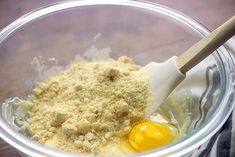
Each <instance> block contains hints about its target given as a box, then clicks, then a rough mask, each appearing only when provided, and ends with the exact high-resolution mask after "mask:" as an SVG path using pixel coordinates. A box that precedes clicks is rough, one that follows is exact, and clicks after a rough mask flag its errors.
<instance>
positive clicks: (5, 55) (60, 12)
mask: <svg viewBox="0 0 235 157" xmlns="http://www.w3.org/2000/svg"><path fill="white" fill-rule="evenodd" d="M208 32H209V31H208V30H207V29H206V28H205V27H203V26H202V25H201V24H199V23H198V22H196V21H194V20H193V19H191V18H189V17H187V16H185V15H183V14H182V13H179V12H178V11H175V10H172V9H170V8H167V7H164V6H161V5H157V4H153V3H149V2H143V1H131V0H115V1H109V0H100V1H96V0H88V1H68V2H62V3H57V4H52V5H50V6H47V7H43V8H40V9H38V10H35V11H32V12H30V13H28V14H27V15H25V16H22V17H21V18H19V19H17V20H16V21H14V22H13V23H11V24H10V25H9V26H7V27H6V28H4V29H3V30H2V31H1V32H0V63H1V66H0V91H1V92H0V104H2V103H4V101H5V100H6V99H7V98H10V97H15V96H18V97H21V98H27V95H29V94H30V93H31V92H32V89H33V87H34V86H35V83H36V82H37V81H38V80H39V79H41V77H42V76H48V75H51V74H52V73H53V72H56V71H59V70H62V69H63V68H64V67H66V66H67V65H68V64H70V63H71V61H72V60H73V59H74V58H75V57H76V56H78V55H80V56H85V57H89V52H90V50H91V49H92V50H93V51H94V50H97V49H98V50H102V51H103V52H105V53H108V52H109V51H110V50H111V53H110V55H111V57H113V58H117V57H119V56H121V55H127V56H130V57H132V58H133V59H134V60H135V61H136V63H138V64H141V65H146V64H147V63H149V62H151V61H155V62H161V61H164V60H166V59H168V58H169V57H171V56H173V55H179V54H180V53H182V52H184V51H185V50H186V49H187V48H189V47H190V46H191V45H193V44H194V43H195V42H196V41H198V40H199V39H200V38H202V37H203V36H205V35H207V34H208ZM98 56H99V54H98ZM194 69H199V71H197V70H192V72H190V74H189V75H190V77H189V78H187V79H186V81H185V82H184V83H183V84H182V85H181V86H182V87H184V88H188V89H193V90H194V91H195V94H196V95H194V97H195V98H198V99H196V100H195V101H196V104H198V105H195V106H191V107H190V108H189V111H190V112H191V113H192V117H193V119H192V120H195V121H194V122H195V123H193V125H192V126H191V128H192V129H193V130H192V131H191V132H189V133H188V134H187V135H186V136H185V137H184V138H182V139H181V140H179V141H178V142H176V143H173V144H171V145H169V146H166V147H164V148H161V149H157V150H154V151H151V152H146V153H142V154H136V156H174V157H175V156H190V155H192V154H193V153H194V154H195V152H196V150H197V149H198V148H199V147H200V146H201V145H202V144H206V142H207V141H208V140H209V139H210V138H211V137H212V136H213V135H215V133H216V132H217V131H218V130H219V129H220V128H221V127H222V125H223V124H224V123H225V121H226V120H227V118H228V116H229V115H230V113H231V112H232V109H233V104H234V63H233V59H232V57H231V56H230V54H229V52H228V51H227V50H226V49H225V48H224V47H223V46H222V47H220V48H219V49H218V50H217V52H215V53H213V55H211V56H209V57H208V58H207V59H206V60H204V61H203V62H202V63H201V64H200V65H198V66H197V67H195V68H194ZM200 69H201V70H202V71H204V72H205V75H204V74H203V75H202V76H203V77H202V80H204V81H205V82H206V83H205V84H201V82H200V81H198V80H200V79H198V80H197V81H196V80H195V78H197V77H200V76H199V75H200V74H202V71H200ZM198 74H199V75H198ZM193 78H194V79H193ZM198 86H202V88H201V89H203V90H204V91H203V92H201V93H200V95H197V89H198ZM13 115H14V108H6V107H2V108H1V115H0V136H1V138H3V139H4V140H5V141H7V142H8V143H9V144H11V145H12V146H13V147H15V148H16V149H18V150H19V151H21V152H23V153H24V154H26V155H30V156H57V157H59V156H68V155H70V156H79V155H78V154H69V153H65V152H62V151H58V150H55V149H51V148H47V147H44V146H42V145H40V144H38V143H36V142H34V141H31V140H30V139H29V138H27V137H26V136H24V135H22V134H20V133H19V132H17V131H15V129H14V128H13V125H12V121H11V116H13ZM80 156H82V155H80Z"/></svg>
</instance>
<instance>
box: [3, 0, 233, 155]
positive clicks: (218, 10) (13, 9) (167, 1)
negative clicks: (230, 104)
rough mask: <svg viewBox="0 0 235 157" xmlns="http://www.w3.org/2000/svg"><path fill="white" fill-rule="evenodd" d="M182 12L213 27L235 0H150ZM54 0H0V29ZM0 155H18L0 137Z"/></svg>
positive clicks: (228, 12) (227, 15)
mask: <svg viewBox="0 0 235 157" xmlns="http://www.w3.org/2000/svg"><path fill="white" fill-rule="evenodd" d="M151 1H152V2H156V3H159V4H163V5H166V6H168V7H171V8H174V9H176V10H179V11H181V12H183V13H184V14H186V15H188V16H190V17H192V18H194V19H195V20H197V21H199V22H200V23H202V24H203V25H205V26H206V27H207V28H209V29H212V30H213V29H214V28H216V27H217V26H219V25H220V24H222V23H223V22H224V21H225V20H226V19H228V18H229V17H231V16H232V15H234V14H235V0H181V1H176V0H151ZM54 2H57V1H56V0H43V1H39V0H38V1H36V0H20V1H19V0H0V29H2V28H4V27H5V26H7V25H8V24H9V23H11V22H12V21H14V20H15V19H16V18H18V17H19V16H21V15H23V14H25V13H27V12H29V11H31V10H33V9H36V8H38V7H41V6H44V5H46V4H50V3H54ZM0 157H20V155H19V154H18V153H17V151H16V150H15V149H14V148H13V147H11V146H10V145H9V144H7V143H6V142H4V141H3V140H2V139H0Z"/></svg>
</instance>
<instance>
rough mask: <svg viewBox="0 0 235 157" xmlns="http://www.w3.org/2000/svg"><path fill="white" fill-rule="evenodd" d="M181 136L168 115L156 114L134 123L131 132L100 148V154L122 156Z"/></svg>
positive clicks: (163, 144) (143, 150)
mask: <svg viewBox="0 0 235 157" xmlns="http://www.w3.org/2000/svg"><path fill="white" fill-rule="evenodd" d="M178 138H179V130H178V129H177V128H176V127H174V126H173V125H170V120H169V119H167V118H166V117H164V116H162V115H160V114H155V115H153V116H151V117H150V118H149V119H147V120H141V121H140V122H138V123H137V124H136V125H134V126H133V127H132V129H131V131H130V132H129V134H127V135H125V136H123V137H121V138H120V139H119V140H116V141H110V142H108V143H106V144H105V145H103V146H102V147H101V148H100V150H99V153H98V154H99V155H100V156H104V157H106V156H113V157H121V156H126V155H132V154H136V153H140V152H145V151H149V150H153V149H157V148H159V147H163V146H166V145H168V144H170V143H172V142H174V141H175V140H176V139H178Z"/></svg>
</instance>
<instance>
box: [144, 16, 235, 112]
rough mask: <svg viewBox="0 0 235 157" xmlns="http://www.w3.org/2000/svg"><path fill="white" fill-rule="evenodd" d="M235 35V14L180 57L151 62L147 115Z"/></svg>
mask: <svg viewBox="0 0 235 157" xmlns="http://www.w3.org/2000/svg"><path fill="white" fill-rule="evenodd" d="M233 35H235V16H233V17H232V18H230V19H229V20H228V21H226V22H225V23H224V24H223V25H221V26H220V27H218V28H217V29H216V30H214V31H213V32H211V33H210V34H209V35H207V36H206V37H205V38H203V39H201V40H200V41H199V42H198V43H196V44H195V45H193V46H192V47H191V48H189V49H188V50H187V51H186V52H184V53H183V54H181V55H180V56H179V57H176V56H174V57H172V58H170V59H169V60H167V61H165V62H163V63H155V62H151V63H149V64H148V65H146V66H145V69H146V71H147V73H148V75H149V81H150V88H151V101H150V103H149V105H148V107H147V115H150V114H151V113H153V112H154V111H156V109H157V107H158V106H159V105H160V104H161V103H162V102H163V101H164V100H165V99H166V98H167V97H168V96H169V94H170V93H171V92H172V91H173V90H174V89H175V87H176V86H177V85H178V84H179V83H180V82H181V81H182V80H183V79H184V78H185V74H186V73H187V71H189V70H190V69H191V68H192V67H194V66H195V65H197V64H198V63H199V62H201V61H202V60H203V59H205V58H206V57H207V56H208V55H210V54H211V53H212V52H213V51H214V50H216V49H217V48H218V47H220V46H221V45H222V44H224V43H225V42H226V41H227V40H228V39H229V38H231V37H232V36H233Z"/></svg>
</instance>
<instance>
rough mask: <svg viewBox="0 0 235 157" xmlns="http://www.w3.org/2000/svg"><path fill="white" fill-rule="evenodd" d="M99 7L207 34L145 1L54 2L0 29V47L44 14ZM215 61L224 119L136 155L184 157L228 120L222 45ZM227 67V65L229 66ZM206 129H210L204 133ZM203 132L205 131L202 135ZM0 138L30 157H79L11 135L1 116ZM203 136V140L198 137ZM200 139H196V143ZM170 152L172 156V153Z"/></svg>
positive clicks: (220, 111) (231, 91) (186, 19)
mask: <svg viewBox="0 0 235 157" xmlns="http://www.w3.org/2000/svg"><path fill="white" fill-rule="evenodd" d="M100 5H112V6H121V7H123V6H129V7H133V8H139V9H143V10H149V11H153V12H155V13H156V12H157V13H161V14H163V15H166V16H168V17H171V18H173V19H174V20H177V21H179V22H182V23H184V24H186V25H187V26H189V27H191V28H192V29H194V30H195V31H197V32H198V33H199V34H201V35H202V36H206V35H207V34H208V33H209V30H208V29H206V28H205V27H204V26H203V25H201V24H200V23H198V22H197V21H195V20H193V19H192V18H190V17H188V16H186V15H184V14H182V13H181V12H179V11H176V10H174V9H171V8H168V7H165V6H163V5H159V4H156V3H152V2H146V1H134V0H113V1H109V0H99V1H97V0H86V1H64V2H58V3H53V4H51V5H47V6H44V7H41V8H39V9H36V10H33V11H31V12H29V13H28V14H25V15H23V16H22V17H20V18H18V19H17V20H15V21H14V22H12V23H11V24H9V25H8V26H7V27H5V28H4V29H2V31H0V44H1V43H2V42H3V41H4V40H5V39H6V38H7V37H8V36H9V35H11V34H12V33H14V32H15V31H16V30H17V29H18V28H20V27H22V26H24V25H25V24H27V23H29V22H30V21H32V20H37V19H38V18H40V17H43V16H45V15H49V14H51V13H56V12H59V11H61V10H65V9H71V8H76V7H83V6H100ZM213 56H215V58H217V61H218V63H219V64H220V66H221V67H220V68H221V69H220V70H222V71H224V74H225V75H224V76H225V79H224V80H222V81H224V82H223V83H224V84H223V83H222V86H223V88H224V89H223V90H224V94H225V95H226V97H223V99H222V100H221V102H220V104H222V105H220V106H219V108H218V109H217V111H218V112H217V113H216V114H218V115H221V114H223V113H224V112H225V117H223V118H222V119H221V117H219V116H214V117H213V118H212V119H210V121H209V123H208V124H207V125H205V126H204V127H203V128H202V129H201V130H199V131H198V132H196V133H195V134H194V135H193V136H192V137H190V139H185V140H184V141H181V142H180V143H177V144H173V145H169V146H166V147H164V148H161V149H158V150H155V151H150V152H146V153H140V154H138V156H145V157H148V156H149V157H150V156H153V155H154V156H166V155H167V156H174V157H175V156H181V155H183V154H187V153H189V152H190V151H192V150H193V149H195V148H197V147H198V146H200V145H201V144H203V143H205V142H206V141H208V140H209V139H210V138H211V137H212V136H213V135H214V134H215V133H216V132H217V131H218V130H219V129H220V128H221V127H222V125H223V124H224V123H225V121H226V120H227V119H228V117H229V115H230V114H231V112H232V108H233V104H232V105H231V104H230V105H231V107H230V108H229V110H227V111H225V107H226V106H228V105H227V103H228V101H231V102H230V103H233V102H234V100H233V99H232V100H230V99H229V98H230V97H231V96H232V97H234V87H233V86H232V87H231V86H230V85H231V83H233V82H234V79H231V78H230V73H234V63H233V59H232V57H231V55H230V54H229V53H228V52H227V51H226V49H225V47H224V46H221V47H220V48H218V49H217V52H216V53H214V54H213ZM230 64H231V65H230ZM216 122H217V123H218V122H220V123H219V124H218V125H217V127H215V128H214V129H211V128H213V127H212V126H213V124H215V123H216ZM208 130H211V131H210V132H208ZM205 132H208V133H207V134H205ZM0 137H1V138H2V139H4V140H5V141H7V142H8V143H9V144H11V145H12V146H14V147H15V148H17V149H18V150H20V151H22V152H24V153H26V154H28V155H33V156H47V155H50V156H68V155H70V156H79V155H78V154H74V153H67V152H66V153H65V152H63V151H59V150H56V149H52V148H47V147H45V146H42V145H41V144H38V143H36V142H34V141H31V140H29V139H27V138H26V137H24V136H23V135H21V134H20V133H17V132H15V131H14V130H12V129H11V127H10V126H9V125H6V124H5V123H4V120H3V119H2V117H0ZM202 137H203V138H202ZM199 139H200V140H199ZM172 153H174V154H172Z"/></svg>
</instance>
